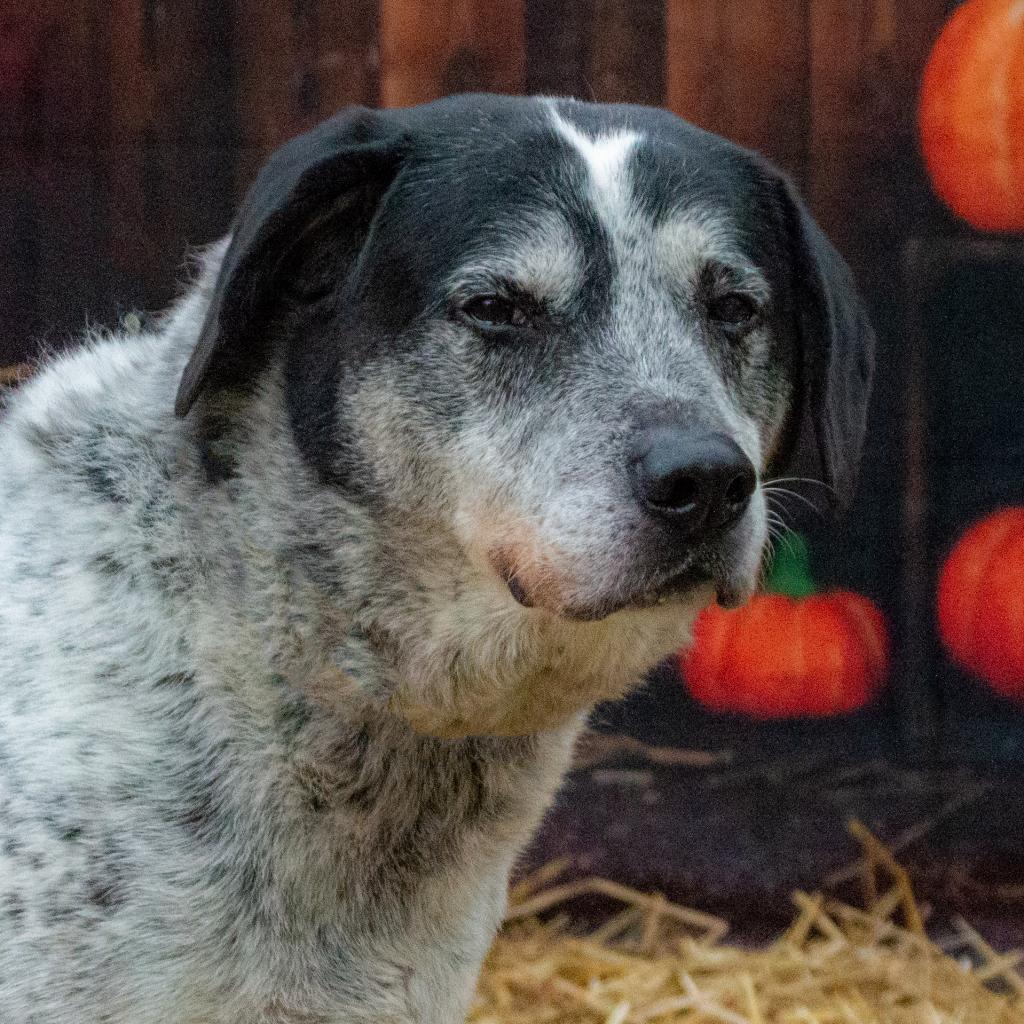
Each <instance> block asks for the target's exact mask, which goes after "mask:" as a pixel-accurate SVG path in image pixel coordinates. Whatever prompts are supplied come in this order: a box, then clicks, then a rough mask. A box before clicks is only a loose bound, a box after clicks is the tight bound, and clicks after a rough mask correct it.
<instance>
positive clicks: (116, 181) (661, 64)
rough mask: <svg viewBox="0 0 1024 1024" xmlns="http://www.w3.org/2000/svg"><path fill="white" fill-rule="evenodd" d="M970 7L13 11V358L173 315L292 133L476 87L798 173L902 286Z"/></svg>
mask: <svg viewBox="0 0 1024 1024" xmlns="http://www.w3.org/2000/svg"><path fill="white" fill-rule="evenodd" d="M949 7H950V2H949V0H565V2H563V3H557V2H554V0H33V2H32V3H27V2H25V0H0V238H2V239H3V250H2V253H3V256H2V260H0V363H3V362H10V361H13V360H15V359H17V358H19V357H20V356H22V355H24V354H26V353H27V352H28V351H29V350H30V348H31V343H30V339H41V340H43V341H49V342H52V343H60V342H61V341H62V340H63V339H64V337H65V336H66V335H67V334H68V333H69V332H73V331H76V330H78V329H79V328H80V327H81V326H82V325H83V324H84V323H85V322H86V318H87V317H89V318H93V319H98V320H99V321H101V322H107V321H109V320H111V319H113V318H115V317H116V316H117V315H118V314H119V312H121V311H123V310H126V309H130V308H132V307H135V306H143V307H152V306H154V305H159V304H161V303H163V302H165V301H166V300H167V298H168V297H169V296H170V295H171V294H172V293H173V288H174V283H175V280H176V279H177V278H178V275H179V268H180V265H181V259H182V256H183V254H184V252H185V251H186V247H187V245H190V244H191V245H195V244H198V243H203V242H206V241H209V240H210V239H212V238H213V237H214V236H216V235H217V234H218V233H219V232H221V231H223V230H224V228H225V227H226V226H227V224H228V221H229V217H230V213H231V210H232V207H233V205H234V203H235V202H236V200H237V198H238V196H239V193H240V192H241V191H242V190H243V189H244V187H245V185H246V183H247V182H248V181H249V180H250V178H251V176H252V174H253V171H254V169H255V167H256V166H257V164H258V163H259V161H260V160H261V158H262V157H263V156H264V155H265V154H266V153H267V152H268V151H269V150H270V149H272V148H273V147H274V146H275V145H277V144H278V143H279V142H281V141H282V140H283V139H285V138H287V137H288V136H290V135H292V134H294V133H296V132H298V131H300V130H302V129H303V128H306V127H308V126H310V125H311V124H313V123H314V122H316V121H317V120H318V119H320V118H322V117H324V116H325V115H327V114H329V113H331V112H332V111H334V110H336V109H337V108H338V107H340V106H342V105H344V104H346V103H352V102H359V103H367V104H383V105H401V104H408V103H416V102H419V101H422V100H426V99H429V98H431V97H434V96H437V95H439V94H442V93H445V92H448V91H455V90H463V89H488V90H495V91H506V92H523V91H525V92H543V93H569V94H575V95H577V96H580V97H583V98H597V99H602V100H631V101H638V102H644V103H653V104H665V105H667V106H669V107H671V108H672V109H673V110H675V111H677V112H678V113H680V114H683V115H684V116H686V117H689V118H691V119H693V120H695V121H697V122H698V123H700V124H702V125H704V126H706V127H709V128H711V129H713V130H716V131H719V132H721V133H723V134H725V135H727V136H730V137H731V138H733V139H736V140H737V141H739V142H742V143H745V144H747V145H749V146H753V147H755V148H757V149H760V150H762V151H763V152H765V153H766V154H768V155H769V156H770V157H772V158H774V159H775V160H777V161H778V162H779V163H781V164H782V165H783V166H785V167H786V168H788V169H789V170H790V171H791V172H792V173H793V174H794V175H795V176H796V177H797V179H798V180H799V181H800V182H801V183H802V184H803V185H804V186H805V188H806V189H807V191H808V194H809V196H810V199H811V202H812V204H813V206H814V208H815V210H816V212H817V213H818V216H819V217H820V219H821V220H822V222H823V223H824V225H825V227H826V228H827V229H828V230H829V231H830V232H831V233H832V234H833V235H834V236H835V237H836V239H837V241H838V242H839V243H840V245H842V246H843V247H844V248H845V249H846V250H847V252H848V253H849V254H850V256H851V258H852V259H853V261H854V263H855V265H857V266H858V267H859V269H860V270H861V272H862V274H865V275H868V276H869V277H877V278H878V279H879V280H881V281H884V280H885V279H886V278H887V277H888V276H889V275H888V273H887V272H886V270H885V268H884V266H882V265H880V263H879V260H878V259H877V258H876V256H877V255H878V254H884V253H885V252H889V251H891V250H892V247H893V242H894V239H897V238H898V236H899V234H900V233H901V232H902V231H903V230H905V228H906V226H907V223H908V220H909V219H911V218H913V217H914V216H916V215H917V214H916V213H915V211H920V210H921V209H922V208H926V207H927V204H928V203H929V199H928V193H927V188H926V187H925V186H924V185H923V183H922V180H921V175H920V172H919V169H918V167H917V160H916V155H915V147H914V141H913V122H912V116H913V103H914V97H915V93H916V83H917V80H918V77H919V74H920V69H921V66H922V62H923V58H924V55H925V54H926V52H927V48H928V46H929V45H930V42H931V40H932V39H933V38H934V35H935V32H936V30H937V27H938V25H939V24H940V23H941V20H942V18H943V17H944V16H945V14H946V13H947V11H948V8H949ZM881 301H882V302H884V301H885V300H884V296H883V297H882V299H881Z"/></svg>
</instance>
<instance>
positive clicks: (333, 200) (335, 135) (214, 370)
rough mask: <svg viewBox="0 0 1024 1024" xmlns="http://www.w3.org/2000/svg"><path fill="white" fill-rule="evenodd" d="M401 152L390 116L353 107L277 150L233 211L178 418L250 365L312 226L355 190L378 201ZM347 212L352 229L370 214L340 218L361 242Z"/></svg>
mask: <svg viewBox="0 0 1024 1024" xmlns="http://www.w3.org/2000/svg"><path fill="white" fill-rule="evenodd" d="M403 149H404V139H403V138H402V137H401V136H400V135H399V134H398V133H397V132H396V131H395V130H394V128H393V122H392V121H391V120H390V119H389V118H388V116H387V115H386V114H382V113H379V112H375V111H371V110H367V109H365V108H361V107H353V108H351V109H349V110H346V111H344V112H342V113H341V114H338V115H337V116H335V117H333V118H331V119H330V120H329V121H325V122H324V123H323V124H321V125H318V126H317V127H316V128H314V129H313V130H312V131H310V132H307V133H306V134H305V135H300V136H299V137H298V138H295V139H292V140H291V141H290V142H288V143H286V144H285V145H284V146H282V147H281V148H280V149H279V150H277V151H276V152H275V153H274V154H273V155H272V156H271V157H270V159H269V160H268V161H267V163H266V164H265V165H264V167H263V169H262V170H261V171H260V173H259V175H258V176H257V178H256V181H255V183H254V184H253V186H252V187H251V188H250V189H249V191H248V193H247V194H246V196H245V199H244V200H243V202H242V206H241V208H240V210H239V212H238V214H237V216H236V217H235V221H234V225H233V228H232V233H231V241H230V243H229V245H228V248H227V251H226V253H225V255H224V258H223V261H222V263H221V265H220V269H219V271H218V274H217V279H216V282H215V284H214V288H213V295H212V298H211V301H210V305H209V309H208V311H207V314H206V319H205V321H204V323H203V326H202V329H201V330H200V332H199V340H198V342H197V344H196V347H195V349H194V350H193V352H192V356H191V358H190V359H189V361H188V364H187V365H186V367H185V371H184V373H183V374H182V378H181V383H180V384H179V386H178V394H177V398H176V399H175V403H174V411H175V413H176V414H177V415H178V416H185V415H186V414H187V413H188V411H189V410H190V409H191V408H192V405H193V404H194V402H195V400H196V398H197V397H198V395H199V393H200V392H201V391H202V390H203V389H204V388H206V387H207V386H210V385H211V384H213V383H214V382H215V383H217V384H223V383H230V382H233V381H236V380H238V379H240V378H241V377H242V376H243V375H244V374H245V373H246V372H247V371H248V372H251V369H252V365H253V363H254V362H256V361H258V359H259V355H260V353H261V352H262V351H263V347H264V340H263V337H262V332H263V330H264V329H265V327H266V326H267V322H268V319H269V316H270V314H271V313H272V311H273V308H274V304H275V301H276V300H278V299H279V298H280V295H281V290H282V287H283V286H284V285H285V283H286V281H285V278H286V276H287V273H288V270H289V261H290V257H291V256H292V255H293V253H294V251H295V250H296V248H297V247H298V246H300V245H301V242H302V235H303V232H304V230H306V229H307V228H308V227H309V226H310V225H311V224H313V223H315V222H316V221H317V219H318V218H319V217H321V216H322V215H324V214H325V213H327V212H329V211H330V210H331V209H332V208H333V207H335V206H337V205H339V204H342V205H344V204H343V201H344V200H345V199H346V198H347V197H352V199H353V201H356V202H360V201H361V205H362V206H363V207H365V206H366V205H368V204H371V203H376V201H377V200H378V199H379V198H380V196H381V195H383V193H384V191H385V190H386V189H387V187H388V186H389V185H390V183H391V181H392V180H393V178H394V176H395V174H396V172H397V170H398V167H399V164H400V161H401V157H402V154H403ZM346 214H351V221H352V224H351V231H352V232H353V233H355V232H357V231H360V230H363V231H365V229H366V225H367V217H366V215H365V212H364V214H363V215H362V216H360V215H359V214H358V212H356V211H353V210H351V209H346V210H344V211H343V213H342V214H341V215H340V216H339V221H340V223H339V237H338V244H339V246H346V247H348V248H353V246H354V243H355V241H356V240H355V239H346V238H344V237H343V236H344V232H345V223H344V219H345V215H346Z"/></svg>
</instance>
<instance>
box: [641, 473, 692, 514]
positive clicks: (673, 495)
mask: <svg viewBox="0 0 1024 1024" xmlns="http://www.w3.org/2000/svg"><path fill="white" fill-rule="evenodd" d="M699 499H700V483H699V482H698V481H697V480H696V479H695V478H694V477H692V476H689V475H687V474H669V475H668V476H666V477H664V478H663V479H661V480H659V481H657V483H656V484H655V485H654V486H653V487H651V488H650V490H649V492H648V495H647V500H648V501H649V502H650V504H652V505H657V506H659V507H660V508H666V509H675V510H682V509H686V508H688V507H690V506H691V505H693V504H695V503H696V502H697V501H698V500H699Z"/></svg>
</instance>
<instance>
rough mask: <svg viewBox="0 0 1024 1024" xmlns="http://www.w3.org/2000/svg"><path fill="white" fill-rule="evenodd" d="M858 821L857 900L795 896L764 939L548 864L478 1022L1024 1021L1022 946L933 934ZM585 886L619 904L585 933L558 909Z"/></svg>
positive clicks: (473, 1017) (965, 929) (494, 958)
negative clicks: (860, 894)
mask: <svg viewBox="0 0 1024 1024" xmlns="http://www.w3.org/2000/svg"><path fill="white" fill-rule="evenodd" d="M851 830H852V831H853V832H854V834H855V835H856V837H857V838H858V840H859V841H860V842H861V845H862V849H863V857H862V860H861V861H860V864H859V868H858V874H859V875H860V879H861V884H862V887H863V891H864V907H863V909H862V908H859V907H855V906H851V905H849V904H846V903H843V902H839V901H837V900H834V899H830V898H827V897H826V896H824V895H822V894H816V895H808V894H805V893H800V892H798V893H795V894H794V902H795V904H796V910H795V916H794V920H793V922H792V924H791V925H790V926H789V928H788V929H787V930H786V931H785V932H784V934H782V935H781V936H779V938H778V939H776V940H775V941H774V942H772V943H771V944H770V945H768V946H767V947H764V948H760V949H745V948H741V947H739V946H734V945H729V944H728V943H726V942H724V941H723V940H724V938H725V935H726V932H727V930H728V926H727V924H726V923H725V922H724V921H722V920H720V919H718V918H716V917H712V916H710V915H708V914H704V913H701V912H699V911H695V910H690V909H687V908H684V907H678V906H674V905H672V904H670V903H668V902H666V901H665V900H663V899H661V898H659V897H658V896H648V895H645V894H642V893H639V892H635V891H633V890H631V889H628V888H625V887H622V886H618V885H615V884H613V883H610V882H607V881H605V880H602V879H590V880H588V881H583V882H579V883H572V884H568V885H552V882H553V881H554V880H555V879H557V877H558V875H559V874H560V873H561V869H562V868H563V867H564V865H551V866H549V867H548V868H546V869H544V870H542V871H541V872H538V873H537V874H536V875H534V876H533V877H531V878H529V879H527V880H525V881H524V882H523V883H521V884H520V885H519V886H517V887H516V889H515V890H513V893H512V901H511V910H510V913H509V918H508V921H507V923H506V925H505V927H504V929H503V930H502V932H501V934H500V935H499V936H498V939H497V941H496V942H495V945H494V947H493V949H492V951H491V953H490V956H489V958H488V960H487V963H486V965H485V968H484V972H483V975H482V977H481V980H480V986H479V989H478V992H477V997H476V1000H475V1003H474V1006H473V1009H472V1011H471V1013H470V1016H469V1021H470V1024H544V1022H550V1024H641V1022H644V1024H646V1022H651V1024H677V1022H678V1024H684V1022H685V1024H1024V979H1022V977H1021V975H1020V974H1019V973H1018V965H1019V963H1020V960H1021V954H1020V953H1011V954H997V953H996V952H995V951H994V950H992V949H991V948H990V947H989V946H988V945H987V943H986V942H985V941H984V940H983V939H982V938H981V936H980V935H978V933H977V932H976V931H974V929H972V928H971V927H970V926H969V925H967V924H966V923H965V922H963V921H960V920H958V919H957V920H955V921H954V922H953V926H952V927H951V928H950V929H949V931H950V934H949V937H948V939H947V940H946V941H942V942H940V943H937V942H935V941H933V940H932V939H930V938H929V937H928V934H927V932H926V927H925V925H926V918H927V914H926V912H925V911H924V909H923V908H921V907H920V906H919V905H918V904H917V902H916V901H915V899H914V895H913V892H912V891H911V888H910V883H909V880H908V878H907V875H906V872H905V871H904V870H903V869H902V868H901V866H900V865H899V864H898V863H896V861H895V859H894V858H893V856H892V854H891V853H889V851H888V850H886V849H885V847H884V846H882V844H881V843H879V842H878V841H877V840H876V839H875V838H874V836H872V835H871V834H870V833H869V832H868V831H867V829H865V828H864V827H863V826H861V825H859V824H857V823H854V824H853V825H852V826H851ZM581 895H596V896H600V897H603V898H605V899H610V900H613V901H616V902H617V903H619V904H621V906H622V909H621V911H619V912H618V913H616V914H614V915H613V916H612V917H611V918H610V919H608V920H606V921H605V922H604V923H603V924H601V925H600V926H599V927H597V928H595V929H591V930H590V931H589V932H587V933H584V934H581V933H580V932H579V931H578V930H576V929H574V928H573V927H572V925H571V923H570V919H569V917H568V916H567V915H566V914H565V913H561V914H559V913H558V911H559V910H564V908H565V907H566V906H568V905H569V904H570V903H571V901H572V900H573V899H575V898H577V897H579V896H581ZM552 913H555V914H556V916H554V917H551V916H550V915H551V914H552ZM538 915H542V916H543V919H542V917H541V916H538Z"/></svg>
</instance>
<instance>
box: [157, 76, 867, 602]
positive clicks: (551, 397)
mask: <svg viewBox="0 0 1024 1024" xmlns="http://www.w3.org/2000/svg"><path fill="white" fill-rule="evenodd" d="M872 350H873V338H872V333H871V330H870V328H869V326H868V324H867V321H866V319H865V316H864V313H863V310H862V307H861V304H860V302H859V300H858V298H857V296H856V293H855V291H854V288H853V285H852V282H851V277H850V274H849V272H848V270H847V268H846V266H845V264H844V263H843V261H842V260H841V259H840V257H839V256H838V254H837V253H836V251H835V250H834V249H833V248H832V246H831V245H830V244H829V242H828V241H827V240H826V239H825V238H824V236H823V235H822V233H821V232H820V230H819V229H818V228H817V227H816V226H815V224H814V223H813V222H812V220H811V218H810V217H809V215H808V213H807V211H806V209H805V208H804V206H803V204H802V203H801V202H800V200H799V199H798V198H797V196H796V195H795V193H794V190H793V188H792V187H791V186H790V184H789V183H788V182H787V181H786V180H785V179H784V178H783V177H782V176H780V175H779V174H778V173H777V172H776V171H775V170H773V169H772V168H771V167H770V166H769V165H768V164H766V163H765V162H764V161H762V160H761V159H759V158H758V157H756V156H755V155H753V154H750V153H748V152H746V151H744V150H741V149H739V148H738V147H736V146H734V145H732V144H730V143H728V142H726V141H724V140H722V139H720V138H718V137H716V136H714V135H711V134H708V133H706V132H703V131H701V130H699V129H697V128H695V127H693V126H691V125H689V124H687V123H686V122H684V121H682V120H680V119H678V118H676V117H674V116H673V115H671V114H668V113H666V112H664V111H660V110H653V109H647V108H640V107H629V106H607V105H592V104H585V103H578V102H573V101H559V100H542V99H513V98H498V97H489V96H465V97H456V98H452V99H447V100H442V101H439V102H436V103H432V104H428V105H426V106H422V107H417V108H412V109H409V110H400V111H381V112H371V111H367V110H353V111H347V112H345V113H343V114H341V115H339V116H337V117H335V118H334V119H332V120H331V121H328V122H326V123H325V124H323V125H321V126H320V127H318V128H316V129H315V130H314V131H312V132H310V133H308V134H307V135H304V136H302V137H300V138H298V139H296V140H294V141H292V142H290V143H289V144H287V145H286V146H285V147H283V148H282V149H281V150H280V151H278V153H276V154H275V155H274V156H273V157H272V158H271V160H270V162H269V163H268V164H267V166H266V167H265V168H264V170H263V171H262V173H261V174H260V176H259V178H258V179H257V181H256V184H255V185H254V187H253V188H252V189H251V191H250V192H249V194H248V196H247V198H246V200H245V203H244V205H243V207H242V209H241V212H240V214H239V216H238V218H237V221H236V224H235V229H234V233H233V236H232V240H231V243H230V246H229V248H228V250H227V252H226V255H225V257H224V259H223V263H222V265H221V267H220V270H219V276H218V279H217V282H216V286H215V291H214V295H213V300H212V303H211V306H210V311H209V314H208V317H207V320H206V323H205V326H204V327H203V330H202V333H201V337H200V339H199V343H198V346H197V347H196V349H195V351H194V354H193V356H192V359H191V361H190V363H189V364H188V367H187V369H186V371H185V374H184V377H183V379H182V382H181V386H180V391H179V394H178V404H177V410H178V412H179V414H181V415H184V414H186V413H187V412H188V411H189V409H190V408H191V407H192V405H193V403H194V402H195V401H196V399H197V396H199V395H200V394H201V393H203V392H212V391H216V390H218V389H223V388H239V387H241V388H244V387H246V386H249V385H252V384H253V383H254V382H257V381H258V380H259V378H260V375H261V373H263V372H264V371H265V370H266V369H267V368H268V367H270V366H275V365H276V366H278V367H279V368H280V369H281V370H282V372H283V379H284V380H285V388H286V394H287V402H288V407H289V413H290V418H291V425H292V430H293V433H294V437H295V440H296V444H297V447H298V449H299V450H300V451H301V453H302V457H303V458H304V459H305V460H306V461H307V462H308V464H309V465H310V466H311V467H312V468H313V469H314V470H315V472H316V474H317V475H318V478H319V480H320V481H321V482H322V484H323V486H325V487H335V488H340V489H342V490H344V491H345V492H346V493H348V494H349V495H351V496H352V498H353V500H355V501H363V502H365V503H366V504H367V507H370V508H372V509H373V510H374V511H375V513H376V514H378V515H380V516H381V517H382V519H385V520H390V521H393V522H399V521H401V520H402V519H403V518H417V517H420V518H422V517H424V516H426V518H427V519H428V520H432V521H433V522H434V523H435V524H436V527H437V529H438V530H441V531H444V532H446V533H447V534H448V535H450V536H451V537H452V538H453V539H454V541H455V543H456V544H457V545H458V547H459V549H460V552H461V555H462V556H463V557H464V559H465V560H466V562H467V563H469V564H470V565H472V566H474V567H475V570H476V571H477V572H478V573H479V576H480V578H481V579H487V580H489V581H490V583H491V584H492V585H493V586H494V587H495V588H501V590H502V593H504V595H505V600H507V601H508V602H512V601H513V600H514V601H515V602H518V603H519V605H522V606H525V607H526V608H532V609H534V610H535V611H534V612H533V613H532V614H539V615H545V614H546V615H550V616H555V617H559V618H561V619H570V620H597V619H604V618H606V617H608V616H612V615H614V614H615V613H616V612H619V611H622V610H626V609H636V608H642V607H647V606H650V605H654V604H663V603H665V602H672V601H677V600H687V599H689V600H690V602H691V603H693V595H694V594H700V595H702V597H701V601H703V602H706V601H707V600H709V599H710V597H711V594H712V593H713V592H714V591H717V594H718V597H719V599H720V600H721V601H723V602H725V603H729V604H732V603H736V602H739V601H741V600H743V599H744V598H745V597H747V596H748V595H749V594H750V593H751V592H752V590H753V589H754V586H755V582H756V579H757V575H758V571H759V565H760V560H761V555H762V548H763V546H764V544H765V541H766V536H767V512H766V501H765V492H764V487H765V481H766V479H767V478H768V477H769V476H770V475H771V474H773V473H776V472H778V471H779V469H780V467H782V466H784V465H785V464H786V463H787V462H788V461H789V460H790V459H791V458H792V457H793V455H794V448H795V447H796V445H797V439H798V438H801V437H803V438H808V437H810V438H814V439H816V449H817V451H816V456H817V460H818V462H819V464H820V469H821V477H822V479H823V481H824V483H826V484H827V485H828V487H829V488H830V490H831V492H832V493H833V494H834V495H836V496H837V498H838V499H839V500H840V501H842V500H844V499H845V498H847V497H848V496H849V494H850V492H851V490H852V487H853V482H854V475H855V470H856V466H857V462H858V456H859V451H860V447H861V441H862V437H863V433H864V427H865V415H866V406H867V400H868V391H869V384H870V377H871V368H872Z"/></svg>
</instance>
